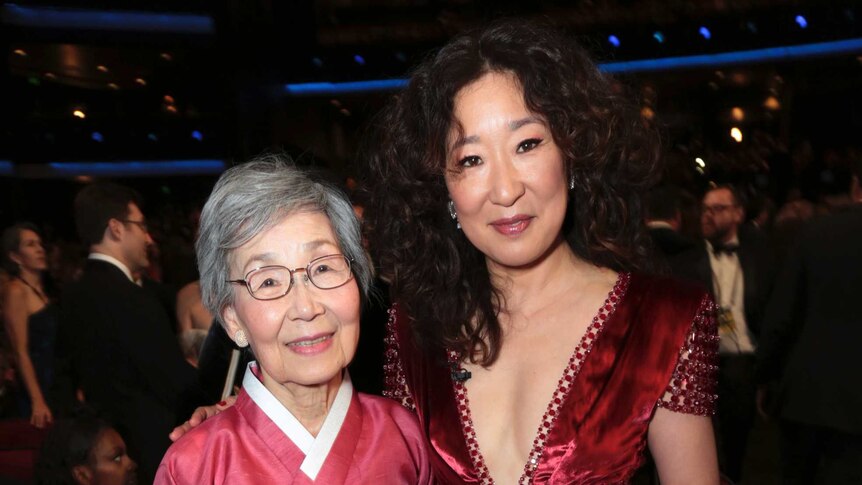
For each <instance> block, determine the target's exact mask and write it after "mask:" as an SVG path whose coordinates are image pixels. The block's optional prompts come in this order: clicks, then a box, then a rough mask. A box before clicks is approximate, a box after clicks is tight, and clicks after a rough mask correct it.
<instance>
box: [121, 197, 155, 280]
mask: <svg viewBox="0 0 862 485" xmlns="http://www.w3.org/2000/svg"><path fill="white" fill-rule="evenodd" d="M126 221H127V222H124V223H123V232H122V246H123V256H124V258H125V259H126V261H124V263H126V265H128V266H129V269H130V270H131V271H132V272H133V273H134V272H136V271H141V270H143V269H145V268H147V267H148V266H149V265H150V258H149V256H148V255H147V249H148V248H149V246H150V245H151V244H153V240H152V238H150V233H149V232H147V229H146V219H145V218H144V214H143V213H142V212H141V209H139V208H138V206H137V205H136V204H135V203H133V202H129V212H128V215H127V216H126Z"/></svg>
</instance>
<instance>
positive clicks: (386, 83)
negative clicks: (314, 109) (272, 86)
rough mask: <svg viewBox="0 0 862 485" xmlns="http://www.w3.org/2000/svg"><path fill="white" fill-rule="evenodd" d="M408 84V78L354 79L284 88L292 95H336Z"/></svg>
mask: <svg viewBox="0 0 862 485" xmlns="http://www.w3.org/2000/svg"><path fill="white" fill-rule="evenodd" d="M405 86H407V79H378V80H373V81H353V82H345V83H303V84H286V85H285V86H284V90H285V91H287V94H289V95H291V96H315V95H320V94H325V95H336V94H350V93H367V92H375V91H394V90H396V89H402V88H404V87H405Z"/></svg>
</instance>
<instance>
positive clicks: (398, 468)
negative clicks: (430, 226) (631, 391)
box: [155, 363, 434, 485]
mask: <svg viewBox="0 0 862 485" xmlns="http://www.w3.org/2000/svg"><path fill="white" fill-rule="evenodd" d="M155 483H156V484H157V485H167V484H229V485H258V484H263V485H269V484H279V485H282V484H284V485H286V484H311V483H323V484H327V485H329V484H332V485H335V484H342V483H349V484H383V483H385V484H427V483H434V482H433V481H432V477H431V469H430V464H429V461H428V450H427V446H426V444H425V441H424V438H423V437H422V433H421V431H420V429H419V425H418V423H417V421H416V416H415V415H414V414H412V413H410V412H409V411H407V410H406V409H404V408H403V407H401V406H400V405H398V403H396V402H394V401H392V400H389V399H385V398H380V397H376V396H369V395H365V394H359V393H357V392H355V391H354V390H353V386H352V385H351V383H350V378H349V376H348V375H347V373H346V372H345V378H344V381H343V383H342V385H341V388H340V389H339V391H338V394H337V395H336V398H335V401H334V402H333V405H332V408H331V409H330V412H329V415H327V417H326V420H325V421H324V424H323V426H322V427H321V430H320V432H319V433H318V435H317V436H316V437H314V436H311V434H310V433H308V431H306V430H305V429H304V428H302V426H301V425H300V424H299V421H298V420H296V418H295V417H293V416H292V415H291V414H290V413H289V412H288V411H287V410H286V409H285V408H284V406H282V405H281V404H280V403H279V402H278V401H277V400H276V399H275V397H274V396H273V395H272V394H271V393H270V392H269V391H268V390H267V389H266V388H265V387H264V386H263V384H261V383H260V381H259V380H258V378H257V377H255V372H254V364H253V363H252V364H251V365H250V366H249V369H248V370H247V371H246V375H245V378H244V380H243V390H242V391H241V392H240V394H239V396H238V397H237V400H236V404H235V405H234V406H233V407H231V408H230V409H227V410H226V411H224V412H222V413H220V414H219V415H217V416H215V417H212V418H210V419H208V420H206V421H205V422H204V423H202V424H201V425H200V426H198V427H196V428H195V429H193V430H191V431H189V432H188V433H187V434H186V435H185V436H183V437H182V438H181V439H180V440H178V441H177V442H176V443H174V444H173V446H171V448H170V449H169V450H168V452H167V453H166V454H165V457H164V459H163V460H162V463H161V465H159V469H158V472H157V474H156V480H155Z"/></svg>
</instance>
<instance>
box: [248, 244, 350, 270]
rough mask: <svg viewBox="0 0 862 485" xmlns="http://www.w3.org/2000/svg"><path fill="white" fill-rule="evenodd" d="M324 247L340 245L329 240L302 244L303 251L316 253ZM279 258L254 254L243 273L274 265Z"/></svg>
mask: <svg viewBox="0 0 862 485" xmlns="http://www.w3.org/2000/svg"><path fill="white" fill-rule="evenodd" d="M322 246H333V247H335V248H337V247H338V244H336V243H335V242H333V241H331V240H329V239H314V240H312V241H308V242H305V243H302V246H301V249H302V251H314V250H315V249H318V248H320V247H322ZM277 258H278V256H277V255H276V253H273V252H266V253H258V254H254V255H252V257H251V258H249V260H248V261H246V263H245V264H244V265H243V271H249V270H250V269H252V267H259V266H260V265H263V266H266V265H269V264H272V263H273V262H274V261H275V260H276V259H277ZM253 263H257V265H254V264H253Z"/></svg>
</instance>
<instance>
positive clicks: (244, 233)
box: [195, 155, 372, 324]
mask: <svg viewBox="0 0 862 485" xmlns="http://www.w3.org/2000/svg"><path fill="white" fill-rule="evenodd" d="M299 211H309V212H320V213H322V214H324V215H325V216H326V217H327V218H329V222H330V223H331V224H332V230H333V232H334V233H335V238H336V240H337V242H338V245H339V247H340V248H341V251H342V253H343V254H344V255H345V256H347V257H348V258H349V259H350V263H351V268H352V270H353V275H354V277H355V278H356V282H357V283H358V285H359V289H360V291H361V292H362V294H363V296H365V297H367V296H368V291H369V287H370V286H371V274H372V272H371V262H370V261H369V260H368V257H367V255H366V253H365V249H364V248H363V246H362V236H361V234H360V230H359V221H358V220H357V219H356V215H355V214H354V213H353V208H352V206H351V205H350V202H348V200H347V197H346V196H345V195H344V194H343V192H341V190H339V189H337V188H336V187H334V186H332V185H330V184H327V183H323V182H320V181H316V180H314V179H313V178H312V177H311V176H310V175H309V173H308V172H306V171H303V170H301V169H299V168H297V167H296V166H295V165H294V164H293V162H292V161H291V160H290V159H289V158H287V157H286V156H283V155H265V156H261V157H257V158H254V159H252V160H251V161H249V162H247V163H244V164H242V165H237V166H236V167H233V168H231V169H229V170H228V171H226V172H225V173H223V174H222V175H221V177H219V179H218V182H216V185H215V187H214V188H213V191H212V194H210V197H209V199H208V200H207V203H206V205H204V208H203V211H202V212H201V221H200V232H199V234H198V239H197V242H196V244H195V250H196V252H197V258H198V270H199V271H200V275H201V279H200V284H201V298H202V300H203V304H204V306H205V307H206V308H207V309H208V310H209V311H210V312H211V313H212V314H213V315H215V316H216V318H218V320H219V322H221V323H222V324H224V322H223V321H222V316H221V312H222V310H224V308H226V307H227V306H229V305H230V304H232V303H233V291H232V289H231V286H230V285H231V284H230V283H228V282H227V281H226V280H228V279H229V271H230V258H231V255H232V253H233V250H234V249H236V248H238V247H240V246H242V245H243V244H245V243H247V242H248V241H250V240H251V239H252V238H254V237H255V236H257V235H258V234H260V233H261V232H263V231H265V230H267V229H269V228H271V227H273V226H275V225H276V224H278V223H279V222H280V221H281V220H283V219H284V218H285V217H287V216H289V215H291V214H294V213H296V212H299Z"/></svg>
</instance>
